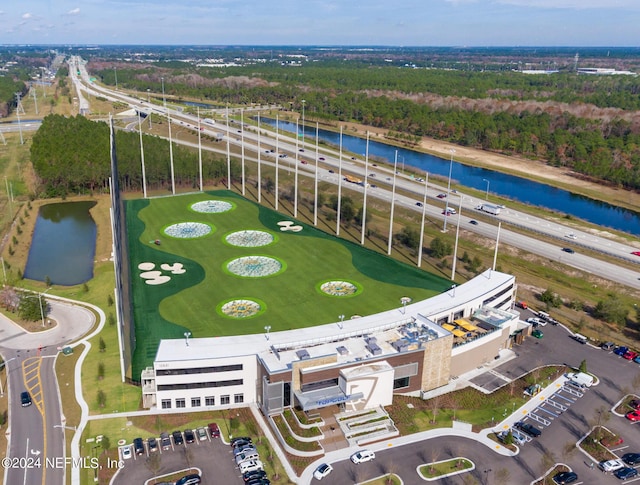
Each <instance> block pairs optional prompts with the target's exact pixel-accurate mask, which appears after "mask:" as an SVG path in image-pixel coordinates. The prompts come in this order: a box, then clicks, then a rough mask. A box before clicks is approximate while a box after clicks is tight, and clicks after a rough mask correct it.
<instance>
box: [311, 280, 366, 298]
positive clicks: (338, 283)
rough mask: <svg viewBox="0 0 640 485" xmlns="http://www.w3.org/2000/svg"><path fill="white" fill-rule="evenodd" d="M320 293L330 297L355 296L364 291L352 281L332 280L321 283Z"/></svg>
mask: <svg viewBox="0 0 640 485" xmlns="http://www.w3.org/2000/svg"><path fill="white" fill-rule="evenodd" d="M319 288H320V291H321V292H322V293H324V294H325V295H329V296H355V295H357V294H358V293H360V292H361V291H362V288H361V287H360V286H359V285H358V284H356V283H352V282H350V281H343V280H331V281H325V282H324V283H320V285H319Z"/></svg>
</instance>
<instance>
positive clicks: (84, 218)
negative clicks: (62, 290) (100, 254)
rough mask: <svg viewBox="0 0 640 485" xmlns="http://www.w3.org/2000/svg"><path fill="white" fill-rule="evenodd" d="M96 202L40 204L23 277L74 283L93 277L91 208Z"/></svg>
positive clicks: (93, 247)
mask: <svg viewBox="0 0 640 485" xmlns="http://www.w3.org/2000/svg"><path fill="white" fill-rule="evenodd" d="M94 205H96V202H90V201H87V202H63V203H57V204H47V205H43V206H42V207H40V210H39V211H38V219H37V220H36V225H35V228H34V230H33V237H32V239H31V248H30V249H29V256H28V258H27V266H26V268H25V270H24V277H25V278H28V279H30V280H37V281H45V280H46V279H47V277H48V278H49V280H50V281H51V283H52V284H55V285H64V286H72V285H78V284H82V283H86V282H87V281H89V280H90V279H91V278H93V260H94V257H95V253H96V235H97V228H96V223H95V221H94V220H93V218H92V217H91V214H90V213H89V210H90V209H91V208H92V207H93V206H94Z"/></svg>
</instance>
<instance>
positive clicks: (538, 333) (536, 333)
mask: <svg viewBox="0 0 640 485" xmlns="http://www.w3.org/2000/svg"><path fill="white" fill-rule="evenodd" d="M531 335H532V336H533V337H535V338H542V337H544V333H542V330H538V329H536V330H534V331H533V332H531Z"/></svg>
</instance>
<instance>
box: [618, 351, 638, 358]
mask: <svg viewBox="0 0 640 485" xmlns="http://www.w3.org/2000/svg"><path fill="white" fill-rule="evenodd" d="M636 357H638V352H634V351H633V350H627V351H626V352H625V353H624V354H623V355H622V358H623V359H627V360H633V359H635V358H636Z"/></svg>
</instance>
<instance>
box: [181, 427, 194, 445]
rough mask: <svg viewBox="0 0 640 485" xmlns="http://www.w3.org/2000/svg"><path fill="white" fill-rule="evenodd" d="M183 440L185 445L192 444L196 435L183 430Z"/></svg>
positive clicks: (191, 431) (188, 430)
mask: <svg viewBox="0 0 640 485" xmlns="http://www.w3.org/2000/svg"><path fill="white" fill-rule="evenodd" d="M184 440H185V441H186V442H187V443H193V442H194V441H195V440H196V435H195V433H194V432H193V430H192V429H185V430H184Z"/></svg>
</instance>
